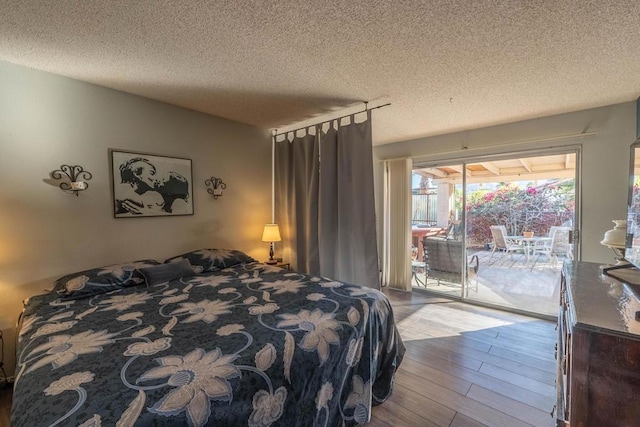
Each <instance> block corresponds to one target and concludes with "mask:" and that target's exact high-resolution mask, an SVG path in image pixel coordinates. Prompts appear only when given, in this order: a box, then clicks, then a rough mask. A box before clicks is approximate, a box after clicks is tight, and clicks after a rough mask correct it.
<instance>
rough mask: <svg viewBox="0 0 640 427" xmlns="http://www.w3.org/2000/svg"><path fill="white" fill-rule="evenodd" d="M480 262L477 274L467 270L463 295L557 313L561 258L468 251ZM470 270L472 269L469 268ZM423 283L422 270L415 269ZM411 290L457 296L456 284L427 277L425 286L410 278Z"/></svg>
mask: <svg viewBox="0 0 640 427" xmlns="http://www.w3.org/2000/svg"><path fill="white" fill-rule="evenodd" d="M472 255H477V256H478V260H479V262H480V264H479V265H480V266H479V268H478V272H477V274H473V272H472V273H471V275H470V277H469V280H468V282H469V283H468V286H467V292H466V295H465V298H466V299H467V300H471V301H478V302H484V303H489V304H492V305H497V306H501V307H505V308H509V309H515V310H520V311H525V312H530V313H535V314H541V315H545V316H554V317H555V316H557V315H558V304H559V295H560V271H561V269H562V262H563V261H564V259H562V258H560V259H558V261H557V262H556V263H555V265H554V263H552V262H551V260H550V259H549V258H548V257H546V256H532V257H531V258H530V259H529V261H528V262H527V259H526V256H525V254H524V253H516V254H503V253H498V252H496V253H494V254H493V256H491V252H490V251H485V250H480V251H473V250H469V251H468V257H469V259H470V258H471V256H472ZM470 271H472V270H471V269H470ZM417 275H418V278H419V279H420V280H421V281H423V282H424V279H425V273H424V272H420V271H418V272H417ZM412 286H413V287H414V289H422V290H425V289H426V290H427V291H431V292H437V293H438V294H445V295H448V296H454V297H460V294H461V288H460V285H459V284H454V283H447V282H444V281H440V282H439V283H438V281H436V280H434V279H431V278H427V281H426V286H423V285H421V284H420V283H418V282H417V281H416V280H415V278H414V279H413V281H412Z"/></svg>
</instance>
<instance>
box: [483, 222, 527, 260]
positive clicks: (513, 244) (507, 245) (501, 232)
mask: <svg viewBox="0 0 640 427" xmlns="http://www.w3.org/2000/svg"><path fill="white" fill-rule="evenodd" d="M489 228H491V237H493V248H492V249H491V256H490V257H489V259H491V258H493V253H494V252H495V251H496V250H498V251H500V252H502V256H504V254H506V253H511V254H512V255H513V253H515V252H517V251H518V250H520V249H522V245H521V244H520V242H518V241H517V240H514V239H512V238H509V236H508V235H507V227H505V226H504V225H492V226H490V227H489Z"/></svg>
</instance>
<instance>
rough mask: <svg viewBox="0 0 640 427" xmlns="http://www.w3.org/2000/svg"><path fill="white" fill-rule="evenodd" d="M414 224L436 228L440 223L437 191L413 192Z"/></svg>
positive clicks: (412, 219)
mask: <svg viewBox="0 0 640 427" xmlns="http://www.w3.org/2000/svg"><path fill="white" fill-rule="evenodd" d="M411 198H412V207H413V215H412V218H411V221H412V223H413V224H417V225H426V226H429V227H435V226H436V224H437V222H438V200H437V198H438V197H437V194H436V193H435V190H412V195H411Z"/></svg>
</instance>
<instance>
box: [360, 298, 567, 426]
mask: <svg viewBox="0 0 640 427" xmlns="http://www.w3.org/2000/svg"><path fill="white" fill-rule="evenodd" d="M385 293H386V294H387V295H388V296H389V299H390V300H391V303H392V305H393V309H394V314H395V317H396V323H397V324H398V330H399V331H400V335H401V336H402V339H403V341H404V344H405V346H406V348H407V352H406V354H405V358H404V360H403V362H402V364H401V366H400V369H399V370H398V372H397V375H396V384H395V388H394V392H393V396H392V397H391V398H390V399H389V400H388V401H387V402H385V403H384V404H382V405H379V406H376V407H375V408H374V409H373V416H372V421H371V423H370V425H371V426H451V427H462V426H500V427H503V426H510V427H511V426H536V427H545V426H553V425H555V423H554V419H553V418H552V417H551V415H550V413H551V410H552V408H553V405H554V404H555V369H556V364H555V358H554V345H555V343H556V331H555V323H553V322H548V321H544V320H539V319H533V318H529V317H526V316H520V315H516V314H510V313H505V312H501V311H497V310H492V309H487V308H482V307H477V306H472V305H468V304H462V303H459V302H453V301H450V300H447V299H444V298H439V297H431V296H427V295H425V294H422V293H418V292H413V293H404V292H399V291H394V290H385Z"/></svg>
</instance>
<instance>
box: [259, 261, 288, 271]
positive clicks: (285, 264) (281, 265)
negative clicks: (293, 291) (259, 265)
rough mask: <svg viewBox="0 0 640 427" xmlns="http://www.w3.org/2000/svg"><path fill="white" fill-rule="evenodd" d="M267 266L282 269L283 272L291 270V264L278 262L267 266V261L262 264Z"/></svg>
mask: <svg viewBox="0 0 640 427" xmlns="http://www.w3.org/2000/svg"><path fill="white" fill-rule="evenodd" d="M264 263H265V264H267V265H275V266H276V267H280V268H284V269H285V270H291V263H289V262H284V261H278V262H276V263H275V264H268V263H267V261H265V262H264Z"/></svg>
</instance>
